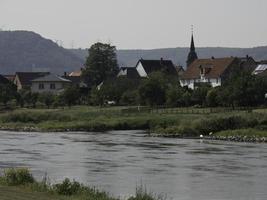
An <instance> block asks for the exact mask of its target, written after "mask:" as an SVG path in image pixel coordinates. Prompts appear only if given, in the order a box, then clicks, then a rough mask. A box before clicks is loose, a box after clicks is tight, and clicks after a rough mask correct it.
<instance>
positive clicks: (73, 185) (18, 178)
mask: <svg viewBox="0 0 267 200" xmlns="http://www.w3.org/2000/svg"><path fill="white" fill-rule="evenodd" d="M0 194H1V195H0V199H1V200H10V199H12V200H13V199H14V200H120V198H119V197H113V196H112V195H110V194H108V193H106V192H104V191H100V190H97V189H96V188H95V187H88V186H85V185H83V184H80V183H78V182H76V181H70V180H69V179H65V180H64V181H63V182H62V183H57V184H54V185H51V184H49V183H47V181H46V180H43V181H42V182H37V181H36V180H35V179H34V178H33V176H32V175H31V173H30V172H29V170H28V169H7V170H5V171H4V173H3V175H2V176H0ZM163 199H164V198H161V197H160V196H156V195H153V194H151V193H147V192H146V191H145V190H144V189H143V188H142V187H140V188H138V189H137V190H136V194H135V195H133V196H132V197H129V198H128V199H127V200H163Z"/></svg>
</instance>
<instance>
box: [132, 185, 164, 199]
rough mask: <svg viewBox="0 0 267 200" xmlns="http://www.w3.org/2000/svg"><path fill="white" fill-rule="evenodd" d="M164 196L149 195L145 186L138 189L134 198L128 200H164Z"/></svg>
mask: <svg viewBox="0 0 267 200" xmlns="http://www.w3.org/2000/svg"><path fill="white" fill-rule="evenodd" d="M164 199H166V198H164V197H163V196H160V195H159V196H156V195H154V194H153V193H148V192H147V190H146V188H144V187H143V186H140V187H137V188H136V193H135V196H134V197H130V198H129V199H128V200H164Z"/></svg>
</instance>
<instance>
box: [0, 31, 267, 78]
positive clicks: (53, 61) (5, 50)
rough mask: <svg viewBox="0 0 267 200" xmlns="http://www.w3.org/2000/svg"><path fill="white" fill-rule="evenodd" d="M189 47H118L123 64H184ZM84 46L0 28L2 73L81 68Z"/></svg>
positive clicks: (203, 53)
mask: <svg viewBox="0 0 267 200" xmlns="http://www.w3.org/2000/svg"><path fill="white" fill-rule="evenodd" d="M188 51H189V48H165V49H152V50H118V51H117V55H118V60H119V64H120V66H134V65H135V64H136V62H137V60H138V59H140V58H144V59H160V58H161V57H162V58H164V59H171V60H172V61H173V62H174V64H177V65H178V64H179V65H182V66H185V61H186V58H187V54H188ZM196 51H197V53H198V56H199V57H200V58H209V57H212V56H214V57H217V58H218V57H226V56H239V57H241V56H242V57H243V56H246V55H250V56H252V57H254V59H256V60H267V46H265V47H256V48H221V47H206V48H197V49H196ZM87 55H88V52H87V50H85V49H64V48H62V47H60V46H58V45H57V44H56V43H55V42H53V41H52V40H49V39H45V38H43V37H42V36H40V35H39V34H36V33H34V32H30V31H0V74H14V73H15V72H18V71H21V72H23V71H50V72H53V73H56V74H63V73H64V72H65V71H66V72H70V71H74V70H78V69H80V68H81V67H82V66H83V64H84V62H85V58H86V57H87Z"/></svg>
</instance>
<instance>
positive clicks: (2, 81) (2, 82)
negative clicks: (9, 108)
mask: <svg viewBox="0 0 267 200" xmlns="http://www.w3.org/2000/svg"><path fill="white" fill-rule="evenodd" d="M9 83H10V81H9V80H8V79H7V78H5V77H4V76H2V75H1V74H0V85H6V84H9Z"/></svg>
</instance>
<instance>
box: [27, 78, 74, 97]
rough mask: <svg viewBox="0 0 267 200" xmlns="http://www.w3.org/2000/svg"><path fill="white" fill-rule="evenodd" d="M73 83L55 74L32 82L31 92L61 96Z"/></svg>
mask: <svg viewBox="0 0 267 200" xmlns="http://www.w3.org/2000/svg"><path fill="white" fill-rule="evenodd" d="M71 83H72V82H71V81H70V80H67V79H65V78H62V77H60V76H57V75H54V74H48V75H46V76H43V77H40V78H37V79H34V80H32V81H31V91H32V92H36V93H46V92H47V93H53V94H59V93H60V92H62V91H63V90H64V89H65V88H66V87H68V86H70V85H71Z"/></svg>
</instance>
